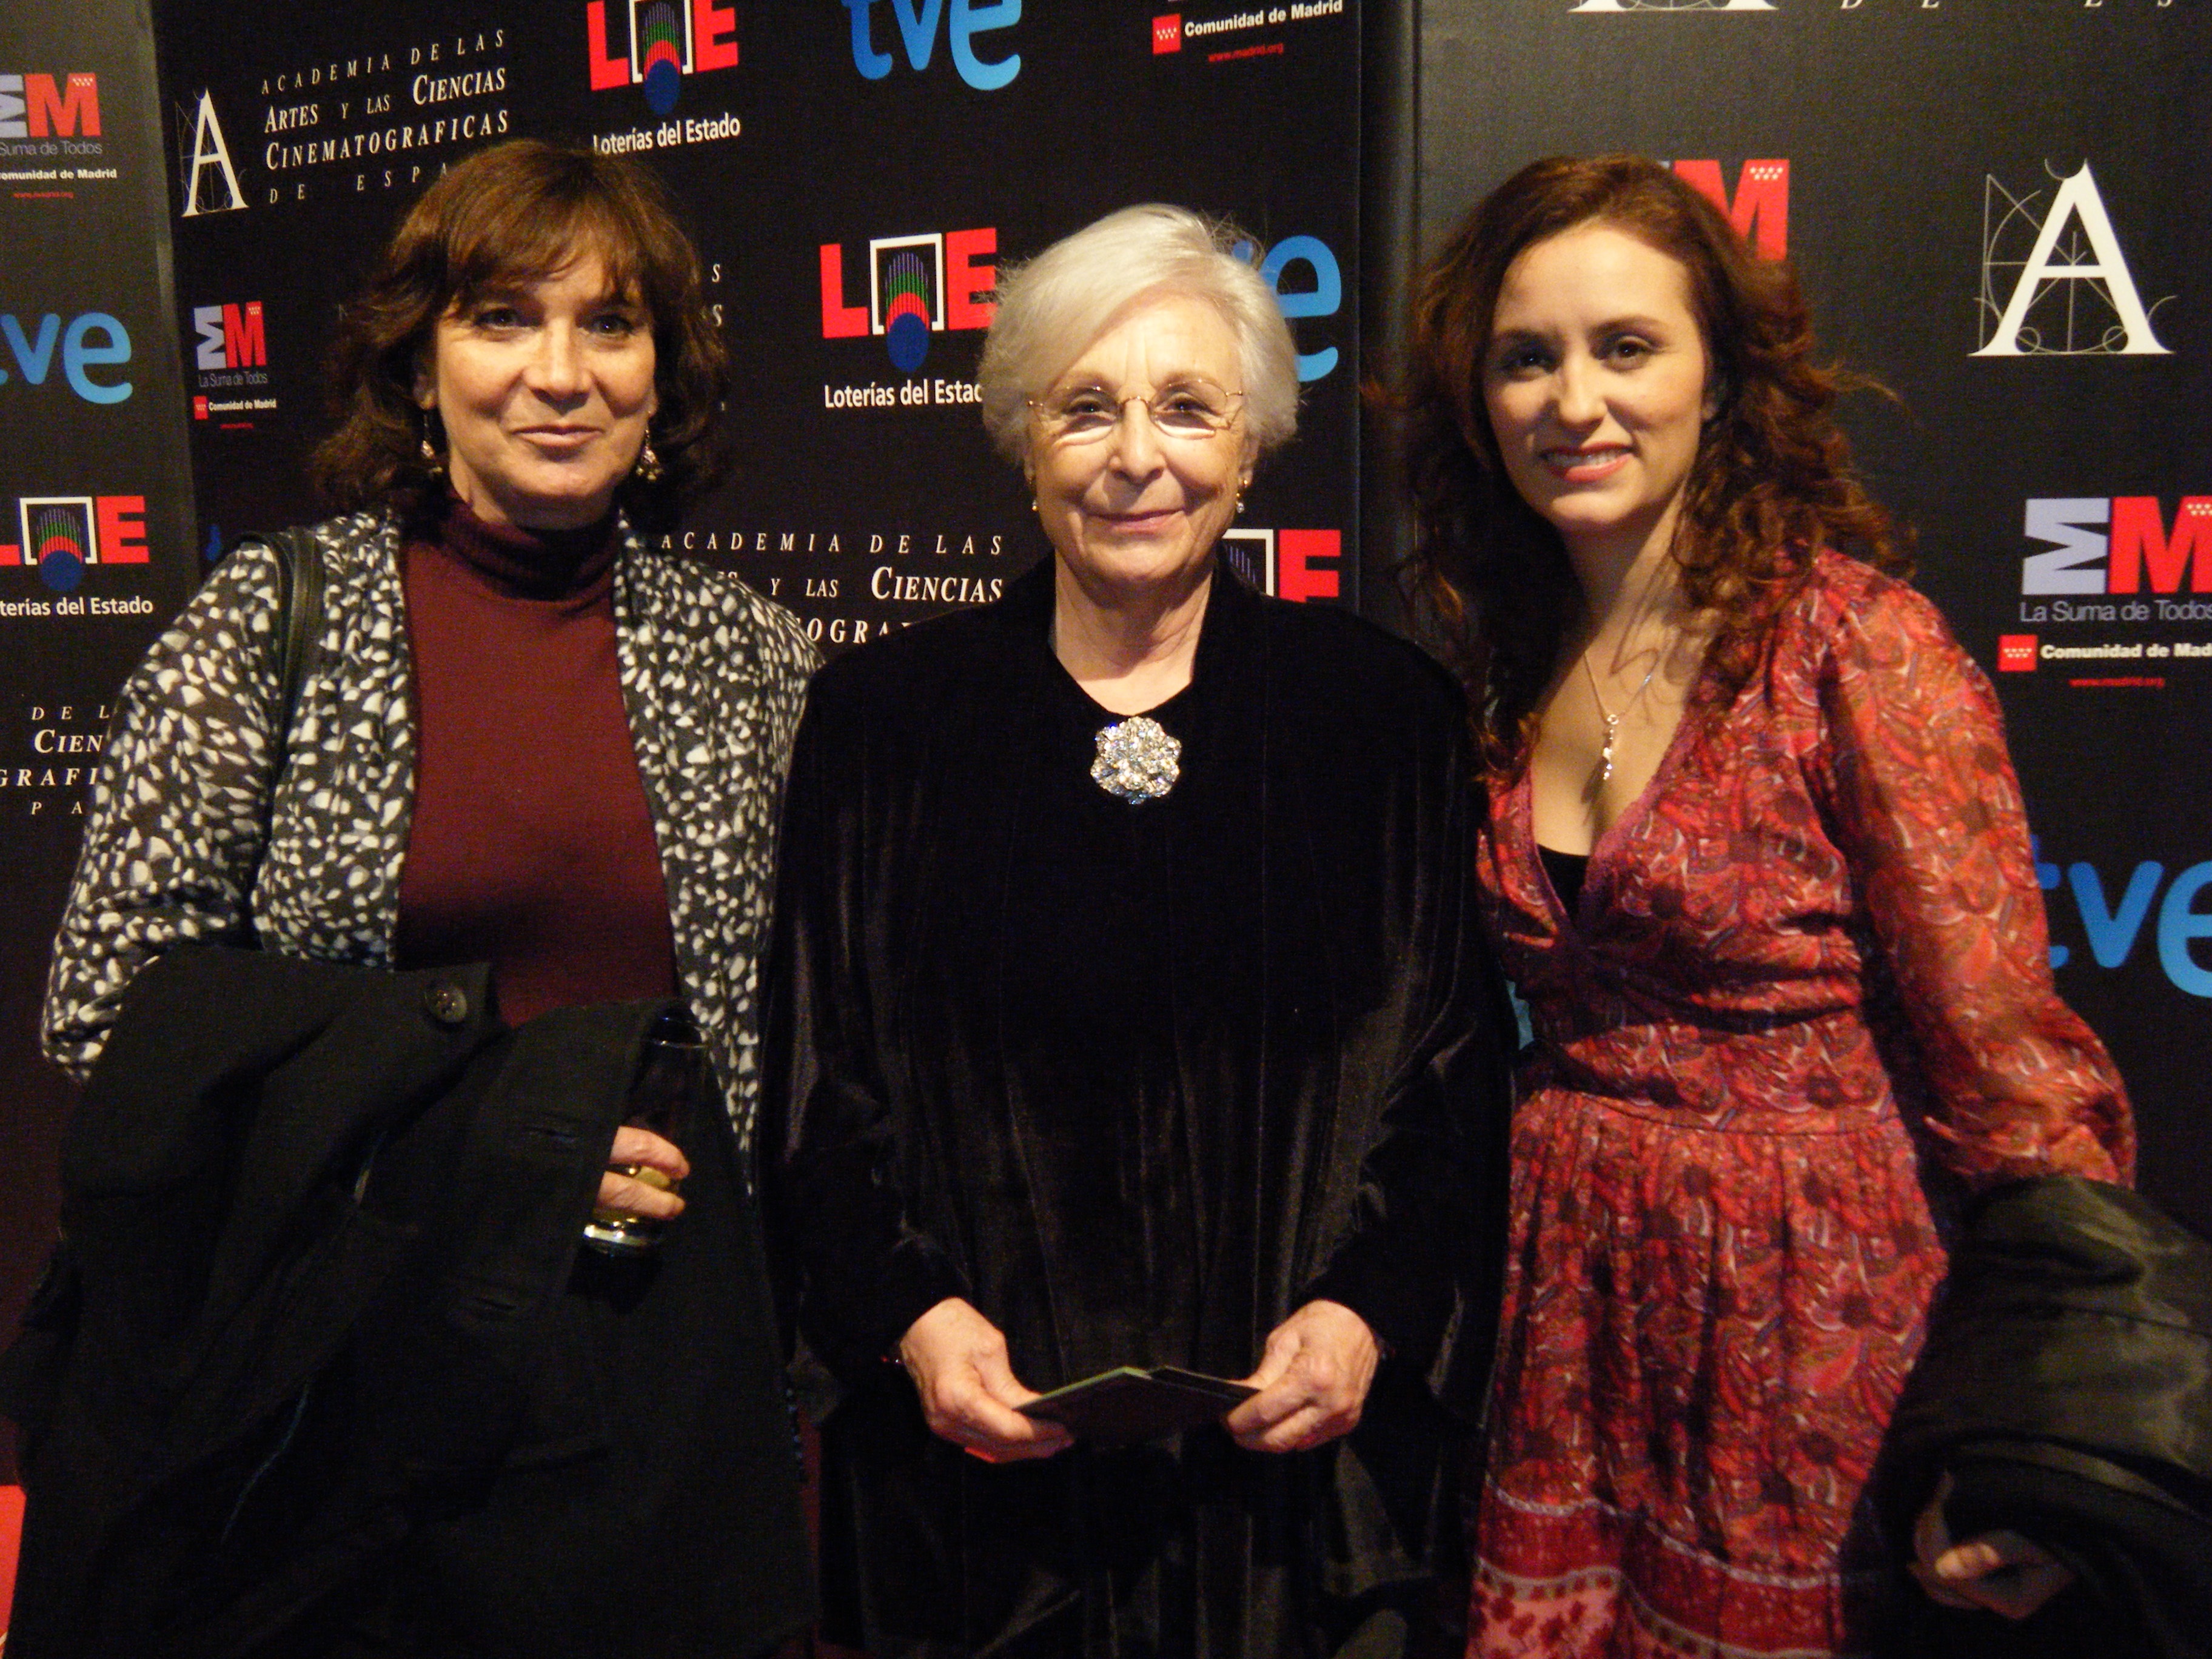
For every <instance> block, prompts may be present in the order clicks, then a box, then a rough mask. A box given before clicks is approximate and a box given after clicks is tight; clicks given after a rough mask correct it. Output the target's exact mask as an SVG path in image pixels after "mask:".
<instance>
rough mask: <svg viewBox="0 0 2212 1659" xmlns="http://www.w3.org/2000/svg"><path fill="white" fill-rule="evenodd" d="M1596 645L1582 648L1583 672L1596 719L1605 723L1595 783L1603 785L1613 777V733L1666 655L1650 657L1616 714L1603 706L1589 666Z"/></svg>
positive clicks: (1634, 704)
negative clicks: (1642, 672) (1591, 653)
mask: <svg viewBox="0 0 2212 1659" xmlns="http://www.w3.org/2000/svg"><path fill="white" fill-rule="evenodd" d="M1596 644H1597V641H1595V640H1592V641H1590V644H1589V646H1587V647H1583V673H1585V674H1587V675H1589V689H1590V701H1591V702H1595V704H1597V717H1598V718H1599V719H1600V720H1603V721H1604V722H1605V742H1604V744H1602V745H1601V746H1600V748H1599V750H1598V751H1597V781H1599V782H1600V783H1603V782H1604V781H1606V780H1607V778H1609V777H1611V776H1612V775H1613V735H1614V733H1616V732H1619V731H1620V722H1621V719H1622V717H1623V716H1625V715H1626V714H1627V713H1628V711H1629V710H1630V709H1632V708H1635V707H1636V700H1637V699H1638V697H1640V696H1643V695H1644V688H1645V687H1646V686H1648V685H1650V684H1651V678H1652V675H1654V674H1656V673H1657V672H1658V671H1659V665H1660V664H1661V663H1662V662H1664V661H1666V660H1667V653H1666V652H1664V651H1663V650H1662V651H1659V652H1658V653H1656V654H1655V655H1654V656H1653V657H1652V659H1651V670H1650V673H1647V674H1645V675H1644V678H1642V679H1640V680H1638V682H1637V684H1636V690H1633V691H1632V692H1630V693H1629V694H1628V701H1627V702H1624V703H1622V704H1621V705H1620V714H1614V713H1613V711H1612V710H1611V709H1609V708H1607V707H1606V706H1605V696H1604V694H1603V693H1602V692H1601V691H1600V690H1598V689H1597V670H1595V668H1592V667H1591V666H1590V659H1589V653H1590V649H1591V648H1592V647H1595V645H1596Z"/></svg>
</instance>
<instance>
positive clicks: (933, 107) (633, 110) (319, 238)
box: [0, 0, 1362, 1477]
mask: <svg viewBox="0 0 2212 1659" xmlns="http://www.w3.org/2000/svg"><path fill="white" fill-rule="evenodd" d="M0 9H4V15H9V16H13V15H16V14H24V15H28V14H29V13H31V12H33V11H35V12H36V13H37V14H38V16H39V19H40V21H38V22H37V24H36V26H35V27H34V28H31V29H29V30H28V33H29V34H30V36H32V37H33V38H31V39H29V40H27V42H26V44H23V45H21V46H10V47H9V50H8V51H7V52H6V53H5V54H0V162H4V163H5V166H6V168H7V169H8V173H7V178H6V180H5V184H6V189H7V191H8V194H7V195H6V197H4V198H0V203H3V204H0V212H4V213H5V214H6V216H7V218H6V221H5V225H6V236H7V252H5V253H4V254H0V259H4V261H5V263H4V264H0V272H4V276H0V312H4V313H6V314H5V315H4V316H0V411H4V415H5V419H6V420H7V422H8V428H7V430H8V434H9V442H8V443H7V445H6V446H5V447H4V451H0V485H4V487H5V489H6V491H7V492H8V494H7V498H6V499H4V500H0V511H4V513H5V519H4V525H5V527H4V528H0V629H4V630H5V632H4V635H0V640H4V643H5V646H6V647H7V648H6V650H5V652H4V654H0V675H4V676H6V677H7V678H5V679H4V680H0V684H4V687H5V691H4V696H5V697H6V700H7V701H6V702H5V704H4V706H5V707H6V708H8V709H9V712H10V717H11V720H12V721H13V725H12V727H11V729H10V730H9V732H8V734H7V741H8V742H9V744H10V745H11V747H10V749H9V751H8V752H7V753H6V755H5V759H6V761H7V763H8V766H9V771H8V773H7V775H6V777H5V779H4V784H5V787H4V788H0V822H4V823H6V824H7V825H8V827H9V830H10V831H11V833H10V834H9V836H7V838H6V851H5V853H4V854H0V856H4V857H5V858H6V859H7V860H8V863H7V866H6V880H7V882H8V889H7V890H8V893H9V901H10V902H9V908H8V911H7V917H6V920H5V921H4V922H0V975H4V979H3V980H0V1010H4V1024H0V1091H4V1097H5V1098H6V1100H7V1101H8V1108H7V1110H6V1111H5V1112H4V1113H0V1137H4V1139H0V1183H4V1190H0V1330H4V1329H5V1328H9V1327H12V1325H13V1323H14V1321H15V1316H16V1315H17V1312H18V1310H20V1308H21V1304H22V1299H23V1297H24V1296H25V1295H26V1294H27V1290H28V1280H29V1278H30V1277H31V1275H33V1273H35V1271H36V1267H37V1265H38V1262H39V1261H40V1259H41V1258H42V1257H43V1255H44V1254H45V1251H46V1243H47V1241H48V1240H49V1239H50V1238H51V1236H52V1218H53V1200H52V1170H53V1165H54V1144H55V1140H56V1138H57V1133H58V1124H59V1121H60V1115H61V1111H62V1091H61V1090H60V1088H59V1087H58V1084H57V1083H56V1081H55V1080H54V1079H52V1077H51V1076H50V1074H49V1073H48V1072H47V1070H46V1068H45V1067H44V1066H43V1065H42V1064H41V1062H40V1061H39V1060H38V1059H37V1057H36V1052H35V1044H34V1041H33V1022H34V1018H35V1012H36V1005H37V1000H38V994H39V989H40V982H41V980H42V977H43V973H44V963H45V957H46V947H47V942H48V940H49V939H50V937H51V933H52V927H53V922H54V919H55V916H56V915H57V914H58V909H59V904H60V898H61V894H62V890H63V886H64V883H65V882H66V879H67V876H68V872H69V868H70V861H71V859H72V857H73V854H74V849H75V836H76V828H77V825H78V824H79V823H81V822H82V820H81V818H80V817H76V816H74V815H75V814H76V813H77V812H78V811H80V808H81V805H82V798H83V793H84V785H85V780H86V778H87V776H88V769H89V767H90V765H91V763H92V762H93V760H94V757H95V756H96V752H97V750H98V747H99V744H100V738H101V733H102V729H103V728H102V721H103V720H104V718H105V715H104V707H105V699H106V696H107V694H108V693H109V691H110V690H112V687H113V686H114V685H115V684H117V683H118V681H119V680H120V678H121V677H122V676H123V674H124V673H125V671H126V669H127V667H128V665H129V664H130V663H131V660H132V659H134V658H135V657H136V655H137V653H138V652H140V651H141V650H143V647H144V645H145V643H146V641H148V640H149V639H150V638H151V637H152V635H153V634H154V633H155V631H157V629H158V628H159V627H160V625H161V623H163V622H165V621H166V620H167V617H169V616H170V615H172V614H173V612H174V611H176V610H177V609H178V607H179V605H181V604H182V603H183V601H184V599H185V597H186V596H188V594H189V593H190V592H191V590H192V589H193V587H194V586H197V582H198V581H199V580H200V579H201V578H202V577H203V576H204V574H205V573H206V571H207V570H208V569H209V568H210V566H211V563H212V562H213V561H214V560H215V559H216V558H218V557H219V556H221V554H222V550H223V549H224V548H226V547H227V546H228V545H229V544H232V543H234V541H235V540H236V539H237V538H239V537H240V536H241V535H243V534H246V533H247V532H253V531H258V530H263V529H266V528H270V527H272V526H278V525H283V524H286V523H289V522H294V521H297V520H303V519H307V518H311V517H314V516H317V515H318V509H317V507H316V504H315V503H314V501H313V498H312V497H311V495H309V493H308V490H307V484H306V480H305V477H304V461H305V459H306V456H307V452H308V450H309V449H310V448H311V447H312V446H313V442H314V441H315V440H316V439H317V438H318V437H319V435H320V434H321V433H322V432H323V431H324V430H325V429H326V426H327V422H326V421H325V414H324V394H323V386H322V381H321V367H322V362H323V358H324V355H325V349H326V347H327V344H328V342H329V339H330V337H331V331H332V326H333V321H334V318H335V315H336V312H337V306H338V304H339V302H340V301H341V300H342V299H343V297H345V296H346V295H348V294H349V293H350V292H351V291H352V289H354V288H355V287H356V285H357V284H358V283H359V282H360V280H361V279H362V276H363V275H364V274H365V272H366V271H367V270H368V266H369V264H370V263H371V261H372V260H373V258H374V256H375V253H376V252H377V251H378V250H379V249H380V246H382V244H383V243H384V241H385V240H386V238H387V237H388V235H389V234H390V233H391V231H392V228H393V227H394V225H395V224H396V222H397V221H398V216H399V215H400V214H401V213H402V212H403V211H404V209H405V208H406V207H407V206H408V204H410V203H411V202H412V201H413V199H414V198H415V197H416V195H417V194H419V193H420V191H422V188H423V187H424V186H425V185H427V184H428V182H429V181H430V180H431V179H435V177H436V176H437V175H438V173H439V172H440V170H441V168H443V167H446V166H447V165H449V164H450V163H451V162H453V161H454V160H456V159H458V158H459V157H460V156H462V155H466V154H467V153H469V152H470V151H471V150H472V149H477V148H479V147H481V146H482V145H484V144H486V143H492V142H495V141H497V140H499V139H501V138H507V137H522V136H534V137H552V138H559V139H565V140H568V141H570V142H574V143H589V144H592V145H594V146H596V147H597V148H599V149H601V150H604V151H607V152H612V153H620V154H624V155H634V156H636V157H638V158H640V159H641V160H643V161H646V162H647V163H648V164H649V165H650V166H652V167H654V168H655V169H656V170H657V171H658V172H659V173H661V175H662V176H663V177H664V178H665V179H667V180H668V182H669V183H670V184H671V185H673V186H674V187H675V189H676V191H677V193H678V197H680V198H681V200H682V202H683V204H684V207H685V209H686V211H687V216H688V218H689V221H690V228H691V229H692V232H693V234H694V235H695V237H696V240H697V242H698V244H699V246H700V250H701V252H702V255H703V257H704V258H705V261H706V264H707V269H708V277H709V294H710V297H711V299H712V301H713V303H714V308H715V312H716V315H717V317H718V319H719V320H720V324H721V325H722V328H723V330H724V331H725V334H726V337H727V338H728V341H729V343H730V345H731V348H732V355H733V357H734V359H735V362H736V365H737V386H736V392H735V396H734V398H733V399H732V404H731V407H730V409H729V411H728V422H729V429H730V435H731V437H732V441H733V447H734V451H735V454H736V459H737V465H736V469H735V471H734V474H733V476H732V478H731V479H730V480H729V482H728V483H726V485H725V486H723V487H722V488H721V489H720V490H719V491H718V492H717V493H716V494H715V495H714V496H713V497H712V498H711V499H710V500H708V501H706V502H705V503H703V504H702V506H701V507H699V508H698V509H697V510H696V512H695V513H693V514H692V515H691V517H690V520H689V521H688V523H687V524H686V526H684V529H683V530H682V531H681V532H679V533H678V534H677V535H676V536H675V537H674V538H671V539H672V541H673V542H674V543H675V544H677V545H679V546H680V547H681V548H682V549H683V550H684V551H686V552H689V553H690V554H692V555H694V556H697V557H700V558H702V559H706V560H709V561H714V562H719V563H721V564H724V565H726V566H727V567H729V568H734V569H737V570H738V571H740V572H742V573H743V574H745V575H746V576H747V577H749V578H750V580H753V581H754V582H755V583H756V584H757V586H759V587H760V588H761V589H762V590H763V592H769V593H771V594H773V595H774V596H775V598H776V599H780V600H781V601H782V602H783V603H785V604H786V605H789V606H790V607H791V608H792V609H793V611H795V612H797V613H798V614H799V616H800V617H802V618H803V619H804V620H805V624H806V626H807V628H808V629H809V631H810V632H811V633H812V634H813V635H815V636H816V638H817V639H818V640H819V641H821V643H822V646H823V648H824V650H825V651H829V652H832V653H834V652H836V651H837V650H841V649H844V648H846V647H849V646H851V645H853V644H855V643H858V642H860V641H866V640H869V639H872V638H874V637H877V636H878V635H881V634H883V633H884V632H886V631H888V630H890V629H896V628H899V627H902V626H904V625H906V624H908V623H912V622H915V621H917V620H920V619H921V618H923V617H927V616H930V615H933V614H935V613H937V612H939V611H944V610H945V609H948V608H950V607H952V606H957V605H969V604H975V603H979V602H981V601H983V600H986V599H990V598H992V597H994V596H995V595H996V594H997V593H998V592H1000V590H1001V588H1002V587H1003V586H1004V585H1005V583H1006V581H1008V580H1011V579H1012V577H1013V576H1015V575H1017V574H1019V573H1020V572H1021V571H1022V570H1024V569H1025V568H1028V566H1029V565H1030V563H1031V562H1033V561H1035V560H1036V558H1037V557H1038V556H1040V554H1042V552H1043V550H1044V544H1043V541H1042V537H1041V536H1040V535H1039V533H1038V532H1037V531H1036V527H1035V520H1034V518H1033V517H1032V515H1031V514H1030V511H1029V504H1028V495H1027V491H1026V489H1025V488H1024V485H1023V483H1022V480H1021V477H1020V475H1019V472H1018V470H1017V469H1016V468H1014V467H1012V466H1011V465H1008V464H1007V463H1006V462H1004V461H1003V460H1000V459H998V458H997V457H996V456H995V455H994V453H992V452H991V451H990V448H989V447H988V444H987V441H986V439H985V436H984V434H983V430H982V426H981V420H980V418H979V411H978V406H977V404H976V401H975V385H974V379H975V365H976V360H977V356H978V354H979V352H980V350H981V343H982V339H983V331H984V330H985V329H986V327H987V325H989V322H990V319H991V315H992V298H993V293H994V287H995V284H996V282H997V273H998V271H999V270H1000V266H1001V265H1002V264H1006V263H1008V262H1011V261H1014V260H1018V259H1020V258H1024V257H1025V256H1027V255H1029V254H1031V253H1034V252H1037V251H1039V250H1040V249H1042V247H1043V246H1046V245H1047V244H1048V243H1049V242H1051V241H1052V240H1054V239H1055V238H1057V237H1059V236H1060V235H1063V234H1066V233H1067V232H1069V231H1072V230H1074V229H1076V228H1079V227H1080V226H1082V225H1084V224H1085V223H1087V222H1090V221H1091V219H1094V218H1096V217H1097V216H1099V215H1101V214H1103V213H1106V212H1108V211H1109V210H1113V209H1115V208H1119V207H1122V206H1125V205H1127V204H1131V203H1133V202H1140V201H1147V200H1162V201H1170V202H1176V203H1181V204H1186V205H1188V206H1191V207H1194V208H1196V209H1199V210H1202V211H1204V212H1206V213H1209V214H1212V215H1217V216H1223V217H1225V218H1228V219H1231V220H1232V221H1234V222H1236V223H1237V224H1238V225H1239V226H1241V227H1243V228H1244V229H1245V230H1246V231H1247V232H1248V233H1249V234H1251V236H1252V237H1253V238H1255V240H1256V241H1257V242H1258V243H1259V244H1260V245H1261V247H1262V248H1263V249H1264V260H1265V264H1264V267H1263V268H1264V270H1265V272H1266V275H1267V280H1268V281H1269V282H1270V283H1272V284H1273V287H1274V289H1275V290H1276V291H1277V293H1278V294H1279V296H1280V298H1281V302H1282V305H1283V308H1284V310H1285V313H1286V314H1287V315H1288V316H1289V318H1290V319H1291V329H1292V331H1293V333H1294V335H1295V336H1296V338H1297V347H1298V351H1299V374H1300V376H1301V379H1302V380H1303V381H1304V402H1303V406H1302V418H1301V429H1300V432H1299V435H1298V436H1297V439H1296V440H1295V441H1293V442H1292V444H1291V446H1290V447H1288V448H1287V449H1286V450H1285V451H1284V452H1283V453H1281V454H1280V455H1279V457H1278V458H1276V459H1275V460H1274V461H1273V463H1272V464H1271V465H1267V466H1265V467H1263V468H1262V470H1261V474H1260V477H1259V479H1258V482H1257V483H1256V485H1255V488H1254V489H1252V490H1251V492H1250V493H1249V498H1248V499H1249V506H1248V507H1247V510H1246V512H1245V513H1244V515H1243V518H1242V519H1241V520H1239V521H1238V522H1237V526H1235V527H1234V528H1233V529H1232V530H1231V532H1230V538H1229V541H1228V543H1227V546H1228V549H1229V551H1230V554H1231V557H1233V558H1235V559H1236V560H1237V562H1239V563H1240V564H1241V565H1242V566H1243V568H1244V570H1245V572H1246V573H1247V574H1249V575H1250V576H1251V577H1252V578H1253V579H1254V580H1257V581H1259V582H1260V583H1261V584H1262V585H1264V586H1267V587H1268V588H1270V589H1272V590H1273V591H1274V592H1279V593H1281V594H1284V595H1285V596H1286V597H1290V598H1294V599H1304V600H1307V601H1310V602H1313V603H1321V604H1334V605H1356V604H1357V603H1358V599H1359V593H1358V522H1357V520H1356V517H1355V514H1356V511H1357V507H1358V453H1359V439H1360V432H1359V405H1358V393H1357V387H1356V384H1355V382H1356V368H1355V365H1356V364H1357V362H1358V352H1359V342H1358V327H1357V324H1358V306H1357V295H1358V292H1359V280H1360V272H1359V266H1358V246H1357V245H1358V234H1359V224H1360V217H1359V215H1360V201H1361V192H1360V186H1359V170H1360V165H1361V144H1360V96H1361V82H1360V49H1359V31H1360V27H1361V21H1362V20H1361V18H1360V15H1359V8H1358V5H1357V4H1356V3H1354V0H1300V3H1288V0H1285V3H1279V4H1273V5H1268V4H1250V5H1245V4H1229V3H1218V4H1207V5H1205V6H1203V7H1185V8H1182V9H1167V7H1166V6H1164V5H1161V4H1152V3H1143V4H1126V3H1114V4H1088V3H1086V4H1082V5H1075V4H1069V3H1054V0H779V3H775V4H768V3H751V4H744V3H739V0H528V3H524V0H435V3H434V0H382V3H379V4H377V5H374V6H364V7H350V6H310V7H301V6H298V5H296V4H294V3H290V0H281V3H280V0H221V3H217V0H158V3H155V4H154V5H153V7H152V11H151V16H150V19H149V18H148V16H147V15H146V9H145V4H144V0H84V3H80V4H76V5H73V6H71V7H70V8H68V9H66V11H65V12H63V9H58V8H53V7H51V6H49V5H47V4H46V0H0ZM49 13H62V15H58V16H52V17H49V15H48V14H49ZM22 33H24V31H23V30H21V29H19V30H18V33H17V34H16V35H9V36H6V37H0V38H6V39H10V40H14V39H16V38H18V37H19V36H20V35H21V34H22ZM156 58H158V70H159V85H158V90H157V89H156V87H155V68H156ZM11 140H12V141H13V142H11ZM157 243H158V244H159V245H160V248H161V258H159V259H157V258H154V257H152V254H153V250H154V248H155V245H156V244H157ZM172 254H173V263H174V272H175V275H174V282H173V288H172V286H171V285H170V284H169V283H167V282H166V281H165V280H163V278H164V276H165V274H166V271H167V264H165V263H164V262H165V261H167V259H168V258H171V257H172ZM187 447H188V448H189V470H188V468H187V462H186V451H187ZM18 498H20V500H21V507H20V511H19V509H18V507H16V505H15V501H16V500H17V499H18ZM19 520H20V528H19ZM118 606H119V607H123V608H121V609H118V608H117V607H118ZM5 1474H6V1469H5V1468H4V1467H0V1477H4V1475H5Z"/></svg>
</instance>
